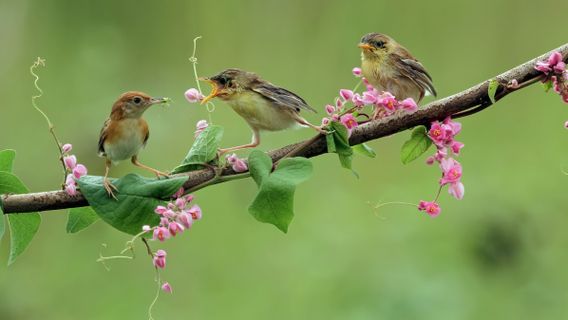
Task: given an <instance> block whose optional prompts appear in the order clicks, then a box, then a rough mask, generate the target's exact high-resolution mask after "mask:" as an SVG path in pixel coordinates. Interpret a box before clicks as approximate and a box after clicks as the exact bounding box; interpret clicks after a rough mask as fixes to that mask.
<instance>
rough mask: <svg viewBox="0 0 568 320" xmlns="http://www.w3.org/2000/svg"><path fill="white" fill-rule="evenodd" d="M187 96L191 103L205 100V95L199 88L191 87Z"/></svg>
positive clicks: (186, 93)
mask: <svg viewBox="0 0 568 320" xmlns="http://www.w3.org/2000/svg"><path fill="white" fill-rule="evenodd" d="M185 98H186V99H187V101H189V103H196V102H199V101H201V100H203V98H204V97H203V95H202V94H201V93H199V90H197V89H195V88H191V89H188V90H187V91H186V92H185Z"/></svg>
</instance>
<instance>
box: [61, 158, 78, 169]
mask: <svg viewBox="0 0 568 320" xmlns="http://www.w3.org/2000/svg"><path fill="white" fill-rule="evenodd" d="M63 162H64V163H65V167H67V169H69V170H73V169H75V166H77V157H75V155H70V156H66V157H64V158H63Z"/></svg>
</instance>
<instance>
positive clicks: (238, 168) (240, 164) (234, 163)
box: [227, 153, 248, 172]
mask: <svg viewBox="0 0 568 320" xmlns="http://www.w3.org/2000/svg"><path fill="white" fill-rule="evenodd" d="M227 161H228V162H229V163H230V164H231V167H232V168H233V170H234V171H235V172H245V171H247V170H248V166H247V164H246V162H244V161H243V160H241V159H239V157H237V155H236V154H234V153H233V154H232V155H230V156H228V157H227Z"/></svg>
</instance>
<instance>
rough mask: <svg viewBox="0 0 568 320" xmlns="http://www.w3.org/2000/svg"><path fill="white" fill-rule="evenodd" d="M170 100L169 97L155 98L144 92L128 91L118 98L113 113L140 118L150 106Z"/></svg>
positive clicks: (122, 116) (123, 116) (124, 116)
mask: <svg viewBox="0 0 568 320" xmlns="http://www.w3.org/2000/svg"><path fill="white" fill-rule="evenodd" d="M168 101H169V99H168V98H153V97H151V96H149V95H147V94H145V93H144V92H139V91H128V92H125V93H123V94H122V95H120V97H119V98H118V100H116V102H115V103H114V105H113V107H112V113H113V114H117V115H119V116H120V117H121V118H140V117H141V116H142V114H143V113H144V111H146V109H148V108H149V107H150V106H152V105H154V104H159V103H166V102H168Z"/></svg>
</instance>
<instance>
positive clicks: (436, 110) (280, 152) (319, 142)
mask: <svg viewBox="0 0 568 320" xmlns="http://www.w3.org/2000/svg"><path fill="white" fill-rule="evenodd" d="M554 51H559V52H560V53H562V55H563V59H564V61H567V58H568V44H565V45H563V46H561V47H559V48H556V49H554V50H552V51H550V52H548V53H546V54H544V55H541V56H539V57H537V58H534V59H532V60H530V61H528V62H526V63H524V64H522V65H519V66H517V67H515V68H513V69H510V70H508V71H506V72H504V73H502V74H500V75H498V76H497V77H494V78H492V79H496V80H497V81H498V82H499V83H500V84H501V85H500V86H499V88H498V89H497V92H496V94H495V100H496V101H498V100H500V99H502V98H504V97H505V96H507V95H508V94H510V93H512V92H515V91H518V90H520V89H522V88H524V87H526V86H528V85H529V84H532V83H535V82H537V81H538V80H539V79H541V73H540V72H539V71H536V70H535V69H534V66H535V64H536V62H537V61H542V60H545V59H547V58H548V56H549V55H550V54H551V53H552V52H554ZM513 79H515V80H516V81H517V82H518V83H519V84H523V86H521V87H520V88H514V89H513V88H510V87H508V86H507V85H503V84H508V83H510V82H511V81H512V80H513ZM489 81H490V80H486V81H483V82H482V83H480V84H477V85H475V86H473V87H471V88H469V89H466V90H464V91H462V92H459V93H456V94H454V95H452V96H449V97H446V98H443V99H440V100H436V101H434V102H431V103H429V104H427V105H426V106H424V107H423V108H422V109H420V110H418V111H416V112H414V113H411V114H403V115H400V116H394V117H389V118H386V119H381V120H376V121H370V122H368V123H365V124H363V125H361V126H359V127H357V128H354V129H353V131H352V133H351V137H350V138H349V143H350V144H351V145H356V144H360V143H363V142H366V141H370V140H375V139H379V138H382V137H386V136H389V135H392V134H395V133H397V132H401V131H405V130H407V129H410V128H413V127H415V126H418V125H429V124H430V123H431V122H432V121H435V120H442V119H444V118H446V117H448V116H452V115H454V116H469V115H472V114H474V113H477V112H479V111H481V110H484V109H485V108H488V107H489V106H491V105H492V102H491V99H490V98H489V96H488V93H487V90H488V86H489ZM305 143H306V141H303V142H299V143H295V144H291V145H288V146H285V147H283V148H280V149H276V150H273V151H270V152H268V155H269V156H270V157H271V158H272V161H273V162H277V161H278V160H280V159H282V158H283V157H285V156H286V155H288V154H290V152H295V151H294V150H296V149H297V148H298V147H300V146H302V148H301V149H302V150H301V151H300V152H298V153H297V154H296V155H297V156H302V157H306V158H310V157H315V156H318V155H321V154H324V153H327V146H326V142H325V138H324V136H323V135H319V138H315V137H314V138H312V142H311V143H310V144H309V145H306V146H305V147H304V144H305ZM235 175H238V176H235ZM175 176H187V177H188V178H189V179H188V181H187V182H186V183H185V185H184V188H185V189H186V190H192V192H193V191H197V190H199V189H200V188H201V187H207V186H210V185H212V184H216V183H222V182H226V181H230V180H235V178H240V177H246V176H247V175H243V174H242V173H241V174H238V173H236V172H234V171H233V170H232V169H231V168H224V169H223V170H222V171H221V173H220V175H219V176H216V175H215V173H214V172H212V170H210V169H203V170H197V171H192V172H189V173H184V174H179V175H175ZM213 179H216V180H214V182H213V183H208V182H211V180H213ZM0 200H1V201H2V205H3V210H4V213H22V212H34V211H46V210H57V209H65V208H74V207H81V206H87V205H88V203H87V200H85V198H84V197H83V195H82V194H81V193H78V194H77V195H75V196H70V195H68V194H67V193H65V191H49V192H39V193H28V194H15V195H2V196H0Z"/></svg>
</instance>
